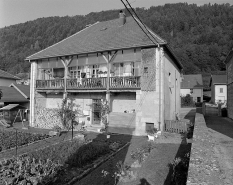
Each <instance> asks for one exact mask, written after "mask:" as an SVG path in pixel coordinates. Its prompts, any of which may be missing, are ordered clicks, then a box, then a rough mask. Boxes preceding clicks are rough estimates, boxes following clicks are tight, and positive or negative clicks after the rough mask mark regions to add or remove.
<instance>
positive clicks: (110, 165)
mask: <svg viewBox="0 0 233 185" xmlns="http://www.w3.org/2000/svg"><path fill="white" fill-rule="evenodd" d="M110 131H111V132H112V134H111V136H110V139H107V138H106V135H105V134H93V133H92V134H91V133H90V134H88V138H89V139H92V140H93V141H103V142H122V143H127V142H131V139H132V134H133V131H134V129H126V128H119V127H118V128H115V129H114V128H111V129H110ZM119 131H121V132H122V133H127V134H118V133H117V132H119ZM113 132H115V133H113ZM130 132H131V133H130ZM128 149H129V145H128V146H126V147H125V148H124V149H122V150H121V151H120V152H119V153H117V154H116V155H115V156H113V157H112V158H110V159H109V160H108V161H107V162H105V163H103V164H101V165H100V166H99V167H97V168H96V169H94V170H93V171H92V172H91V173H88V174H87V176H86V177H84V178H82V179H81V180H80V181H78V182H76V183H75V184H76V185H86V184H92V185H100V184H101V185H109V184H115V178H114V177H113V174H114V173H115V172H116V171H117V167H116V165H117V163H118V162H119V161H122V162H124V161H125V158H126V155H127V153H128ZM103 170H104V171H106V172H107V173H108V175H107V176H106V177H104V174H103V173H102V171H103Z"/></svg>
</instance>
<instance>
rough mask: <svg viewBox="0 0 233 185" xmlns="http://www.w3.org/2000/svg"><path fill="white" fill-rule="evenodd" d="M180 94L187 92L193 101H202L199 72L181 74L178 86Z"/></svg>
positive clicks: (201, 84)
mask: <svg viewBox="0 0 233 185" xmlns="http://www.w3.org/2000/svg"><path fill="white" fill-rule="evenodd" d="M180 94H181V96H186V95H187V94H189V95H190V96H191V97H192V98H193V101H194V102H203V80H202V75H201V74H195V75H183V80H182V82H181V87H180Z"/></svg>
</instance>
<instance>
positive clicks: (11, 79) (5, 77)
mask: <svg viewBox="0 0 233 185" xmlns="http://www.w3.org/2000/svg"><path fill="white" fill-rule="evenodd" d="M16 80H20V78H19V77H17V76H14V75H12V74H10V73H8V72H6V71H3V70H1V69H0V86H9V85H10V84H12V83H16Z"/></svg>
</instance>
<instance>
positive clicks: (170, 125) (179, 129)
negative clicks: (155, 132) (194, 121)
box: [164, 120, 190, 133]
mask: <svg viewBox="0 0 233 185" xmlns="http://www.w3.org/2000/svg"><path fill="white" fill-rule="evenodd" d="M189 123H190V121H189V120H165V124H164V127H165V128H164V131H165V132H174V133H185V132H187V128H188V124H189Z"/></svg>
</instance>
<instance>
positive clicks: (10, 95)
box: [0, 86, 29, 102]
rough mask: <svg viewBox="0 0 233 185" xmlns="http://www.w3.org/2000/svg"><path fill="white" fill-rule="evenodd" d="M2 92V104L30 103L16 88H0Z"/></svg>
mask: <svg viewBox="0 0 233 185" xmlns="http://www.w3.org/2000/svg"><path fill="white" fill-rule="evenodd" d="M0 89H1V90H2V94H3V96H2V98H1V99H0V102H28V101H29V100H28V99H27V98H25V97H24V96H23V95H22V94H21V93H20V92H19V91H17V90H16V89H15V88H14V87H6V86H0Z"/></svg>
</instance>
